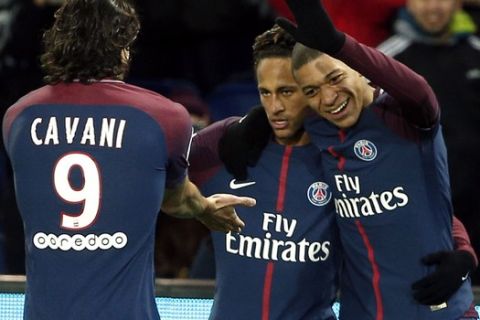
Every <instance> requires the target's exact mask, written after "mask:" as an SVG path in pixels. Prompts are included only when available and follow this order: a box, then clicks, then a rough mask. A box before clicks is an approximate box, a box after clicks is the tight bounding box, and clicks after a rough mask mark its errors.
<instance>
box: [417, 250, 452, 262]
mask: <svg viewBox="0 0 480 320" xmlns="http://www.w3.org/2000/svg"><path fill="white" fill-rule="evenodd" d="M446 254H447V253H446V252H444V251H439V252H435V253H432V254H429V255H426V256H424V257H423V258H422V263H423V264H424V265H427V266H431V265H434V264H439V263H440V262H442V260H443V258H444V257H445V255H446Z"/></svg>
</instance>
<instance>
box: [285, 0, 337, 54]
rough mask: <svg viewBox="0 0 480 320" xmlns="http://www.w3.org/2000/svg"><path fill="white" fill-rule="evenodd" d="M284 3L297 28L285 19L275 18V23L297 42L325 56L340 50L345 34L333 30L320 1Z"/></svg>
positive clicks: (289, 1) (306, 0)
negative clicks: (323, 53)
mask: <svg viewBox="0 0 480 320" xmlns="http://www.w3.org/2000/svg"><path fill="white" fill-rule="evenodd" d="M286 3H287V4H288V7H289V8H290V10H291V11H292V13H293V15H294V16H295V19H296V21H297V25H298V26H297V27H296V26H295V25H294V24H293V23H292V22H291V21H289V20H288V19H285V18H277V19H276V23H277V24H278V25H279V26H280V27H282V28H283V29H284V30H285V31H287V32H288V33H290V34H291V35H292V36H293V37H294V38H295V40H296V41H297V42H300V43H302V44H304V45H306V46H307V47H310V48H313V49H317V50H320V51H322V52H325V53H327V54H334V53H336V52H338V51H339V50H340V49H341V48H342V46H343V44H344V42H345V34H344V33H343V32H340V31H338V30H337V29H336V28H335V26H334V25H333V23H332V21H331V20H330V18H329V16H328V15H327V13H326V12H325V9H324V8H323V5H322V3H321V1H320V0H286Z"/></svg>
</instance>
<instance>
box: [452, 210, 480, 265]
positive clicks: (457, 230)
mask: <svg viewBox="0 0 480 320" xmlns="http://www.w3.org/2000/svg"><path fill="white" fill-rule="evenodd" d="M452 234H453V240H454V245H455V250H464V251H467V252H469V253H470V254H471V255H472V257H473V259H474V260H475V267H477V266H478V257H477V255H476V254H475V251H474V250H473V247H472V244H471V242H470V237H469V236H468V233H467V230H466V229H465V226H464V225H463V223H462V222H461V221H460V220H459V219H458V218H457V217H455V216H453V221H452Z"/></svg>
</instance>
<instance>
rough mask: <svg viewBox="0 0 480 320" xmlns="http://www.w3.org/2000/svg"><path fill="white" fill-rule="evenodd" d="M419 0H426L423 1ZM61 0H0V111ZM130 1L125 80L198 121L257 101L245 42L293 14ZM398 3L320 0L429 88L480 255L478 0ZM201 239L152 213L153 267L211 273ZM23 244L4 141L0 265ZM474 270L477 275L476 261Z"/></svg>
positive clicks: (266, 4) (14, 264)
mask: <svg viewBox="0 0 480 320" xmlns="http://www.w3.org/2000/svg"><path fill="white" fill-rule="evenodd" d="M422 1H423V2H424V4H425V5H426V6H428V3H429V2H432V1H431V0H422ZM61 2H62V0H0V116H2V117H3V114H4V112H5V110H6V109H7V108H8V107H9V106H10V105H11V104H12V103H14V102H15V101H16V100H17V99H18V98H19V97H20V96H22V95H24V94H25V93H27V92H29V91H31V90H32V89H35V88H37V87H39V86H41V85H42V73H41V70H40V67H39V55H40V52H41V51H42V45H41V38H42V32H43V30H45V29H46V28H47V27H49V26H50V24H51V22H52V21H53V14H54V12H55V10H56V8H57V7H58V5H59V4H60V3H61ZM134 2H135V3H136V7H137V9H138V11H139V14H140V17H141V22H142V29H141V32H140V34H139V36H138V39H137V42H136V45H135V47H134V48H133V53H132V54H133V63H132V66H131V69H130V72H129V75H128V77H127V82H129V83H133V84H137V85H140V86H142V87H145V88H147V89H150V90H153V91H157V92H159V93H161V94H164V95H165V96H167V97H169V98H171V99H173V100H175V101H178V102H180V103H181V104H183V105H184V106H185V107H186V108H187V109H188V111H189V112H190V114H191V116H192V120H193V122H194V126H195V129H196V130H198V129H201V128H203V127H205V126H206V125H208V124H209V123H211V122H213V121H216V120H220V119H223V118H225V117H228V116H232V115H243V114H244V113H245V112H246V111H247V110H249V109H250V107H252V106H254V105H257V104H259V98H258V93H257V89H256V85H255V79H254V78H253V70H252V62H251V45H252V43H253V40H254V38H255V36H256V35H258V34H260V33H262V32H263V31H265V30H266V29H268V28H270V27H271V26H272V24H273V22H274V19H275V17H277V16H280V15H281V16H286V17H290V18H291V14H290V12H288V8H287V7H286V5H285V4H284V2H283V0H236V1H231V0H161V1H159V0H136V1H134ZM407 2H409V1H408V0H362V1H351V0H324V1H323V3H324V4H325V7H326V9H327V10H328V11H329V13H330V15H331V17H332V18H333V20H335V25H336V26H337V27H338V28H339V29H341V30H342V31H344V32H346V33H348V34H350V35H351V36H353V37H355V38H357V40H359V41H361V42H363V43H365V44H368V45H370V46H379V48H380V49H381V50H382V51H383V52H384V53H385V54H387V55H392V56H394V57H395V58H397V59H398V60H399V61H402V62H403V63H405V64H407V65H409V66H410V67H411V68H412V69H414V70H415V71H417V72H418V73H420V74H422V75H423V76H424V77H425V78H427V80H428V81H429V82H430V83H431V85H432V87H433V89H434V90H435V91H436V93H437V95H438V97H439V100H440V103H441V107H442V112H443V113H442V124H443V127H444V128H443V129H444V135H445V140H446V143H447V147H448V149H449V161H450V164H449V165H450V175H451V181H452V194H453V205H454V212H455V215H456V216H458V217H459V218H460V220H462V222H463V223H464V224H465V226H466V228H467V231H468V233H469V235H470V238H471V240H472V244H473V246H474V248H475V250H476V252H477V254H480V199H479V198H478V197H477V194H476V191H478V182H479V181H480V150H479V148H478V147H480V143H479V142H480V125H479V123H480V39H479V38H477V36H478V35H479V27H478V26H479V25H480V1H479V0H469V1H467V0H464V1H463V6H460V7H458V8H455V10H454V12H453V13H451V14H450V13H449V12H448V9H445V12H442V11H441V10H439V12H437V13H436V14H437V15H436V16H435V15H433V18H432V15H430V16H429V15H428V8H423V10H424V12H422V11H421V9H418V8H411V7H410V6H408V5H407V6H406V3H407ZM412 2H415V1H412ZM459 4H460V1H459ZM415 10H418V12H417V11H415ZM432 10H433V9H432ZM450 11H451V10H450ZM422 14H423V16H422ZM442 14H443V15H444V16H442ZM435 17H436V18H435ZM432 19H433V22H432ZM435 19H436V20H435ZM432 24H433V25H434V26H433V27H432ZM435 24H438V26H437V25H435ZM430 27H432V28H434V29H435V30H433V29H432V30H430V29H429V28H430ZM1 143H2V141H1V139H0V144H1ZM200 245H202V250H204V249H205V248H204V247H205V246H206V247H207V249H208V246H211V244H210V243H209V240H208V231H207V230H206V229H205V228H204V227H203V226H202V225H200V224H199V223H197V222H196V221H193V220H177V219H174V218H171V217H169V216H166V215H160V217H159V220H158V223H157V245H156V258H155V262H156V273H157V277H166V278H176V277H181V278H186V277H189V276H194V275H195V276H199V277H211V276H213V273H212V272H209V271H208V270H209V266H205V264H202V263H199V262H198V261H199V260H197V261H195V262H194V258H195V256H196V253H197V252H199V247H200ZM23 246H24V240H23V231H22V223H21V219H20V216H19V213H18V209H17V207H16V204H15V198H14V192H13V181H12V173H11V171H10V168H9V164H8V160H7V158H6V155H5V152H4V150H3V145H2V146H0V274H1V273H8V274H23V273H24V272H25V267H24V252H23ZM200 251H201V250H200ZM209 261H211V260H209ZM192 265H193V266H194V267H192ZM210 267H211V266H210ZM205 270H206V271H205ZM210 271H211V269H210ZM473 280H474V284H476V285H480V275H479V274H478V272H477V274H476V275H474V277H473Z"/></svg>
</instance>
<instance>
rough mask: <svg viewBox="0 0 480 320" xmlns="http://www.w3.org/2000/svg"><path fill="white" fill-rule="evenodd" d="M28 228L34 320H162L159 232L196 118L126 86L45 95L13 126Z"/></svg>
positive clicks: (51, 90)
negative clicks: (156, 257) (156, 262)
mask: <svg viewBox="0 0 480 320" xmlns="http://www.w3.org/2000/svg"><path fill="white" fill-rule="evenodd" d="M3 132H4V138H5V146H6V150H7V153H8V155H9V157H10V159H11V162H12V166H13V171H14V179H15V191H16V197H17V202H18V206H19V209H20V212H21V215H22V218H23V221H24V228H25V244H26V264H27V265H26V269H27V289H26V299H25V318H26V319H36V320H37V319H39V320H42V319H48V320H64V319H82V320H83V319H105V320H107V319H108V320H110V319H125V320H127V319H128V320H132V319H139V320H145V319H159V315H158V312H157V307H156V304H155V295H154V270H153V247H154V246H153V245H154V237H155V234H154V233H155V222H156V219H157V215H158V212H159V210H160V206H161V203H162V198H163V194H164V189H165V186H168V187H175V186H176V185H178V183H180V182H182V181H183V180H184V179H185V177H186V168H187V161H186V153H187V150H188V148H189V143H190V137H191V123H190V118H189V115H188V113H187V112H186V110H185V109H184V108H183V107H182V106H180V105H178V104H175V103H173V102H172V101H170V100H168V99H166V98H164V97H162V96H160V95H158V94H156V93H153V92H150V91H147V90H144V89H141V88H138V87H135V86H131V85H127V84H125V83H123V82H120V81H100V82H96V83H93V84H91V85H84V84H80V83H72V84H63V83H62V84H57V85H53V86H45V87H42V88H40V89H38V90H36V91H34V92H32V93H30V94H28V95H27V96H25V97H23V98H22V99H20V100H19V101H18V102H17V103H16V104H15V105H14V106H12V107H11V108H10V109H9V110H8V111H7V114H6V116H5V118H4V122H3Z"/></svg>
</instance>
